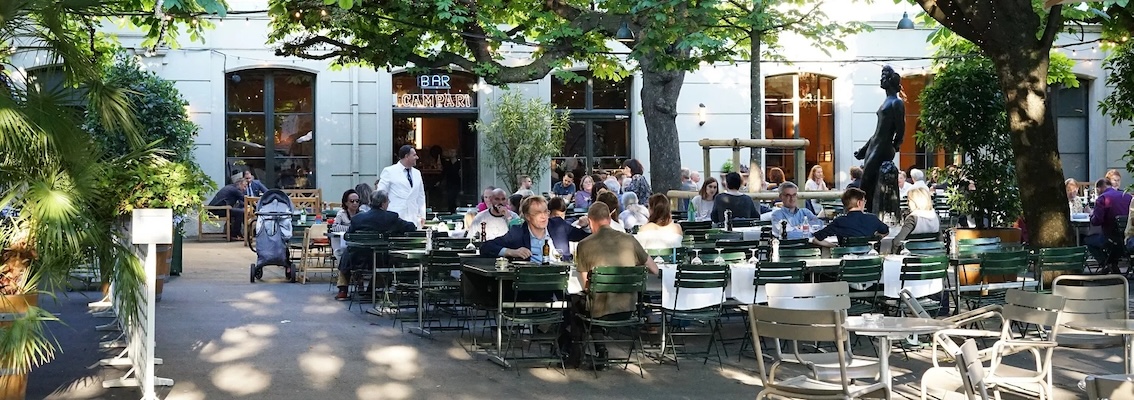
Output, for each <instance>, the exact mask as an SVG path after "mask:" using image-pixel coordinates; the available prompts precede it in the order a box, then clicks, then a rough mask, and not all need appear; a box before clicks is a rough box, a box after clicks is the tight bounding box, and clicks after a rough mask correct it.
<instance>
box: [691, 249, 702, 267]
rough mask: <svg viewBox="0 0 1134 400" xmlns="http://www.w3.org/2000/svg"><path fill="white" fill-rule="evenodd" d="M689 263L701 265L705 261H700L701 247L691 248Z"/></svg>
mask: <svg viewBox="0 0 1134 400" xmlns="http://www.w3.org/2000/svg"><path fill="white" fill-rule="evenodd" d="M689 263H690V264H693V265H701V264H704V263H705V262H704V261H701V249H693V259H692V260H689Z"/></svg>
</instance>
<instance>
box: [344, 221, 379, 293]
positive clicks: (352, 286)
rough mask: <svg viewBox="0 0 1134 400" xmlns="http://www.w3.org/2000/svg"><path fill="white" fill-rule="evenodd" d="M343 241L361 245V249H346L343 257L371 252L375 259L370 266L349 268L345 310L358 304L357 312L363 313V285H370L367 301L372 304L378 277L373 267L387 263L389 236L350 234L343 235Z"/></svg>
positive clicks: (365, 233) (370, 233)
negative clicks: (355, 253)
mask: <svg viewBox="0 0 1134 400" xmlns="http://www.w3.org/2000/svg"><path fill="white" fill-rule="evenodd" d="M343 240H344V241H346V242H348V243H357V244H359V245H361V246H360V247H361V248H359V249H349V248H348V250H347V254H346V255H344V257H350V258H353V257H352V256H351V254H352V253H354V252H364V251H371V252H373V257H374V258H375V261H374V264H372V265H354V266H352V267H353V268H351V270H350V279H348V285H347V294H348V296H347V300H348V301H347V310H350V309H351V308H353V307H354V303H355V302H358V303H359V307H358V309H359V311H364V310H363V308H362V303H363V301H362V300H364V299H363V294H364V288H365V284H366V283H367V282H369V283H370V287H371V290H370V299H367V300H368V301H370V302H372V301H373V300H374V297H375V296H376V294H377V293H376V292H377V290H378V282H376V280H377V279H378V277H377V276H375V275H374V268H373V267H374V266H375V265H377V266H378V267H381V266H385V265H387V263H388V262H389V254H390V242H389V235H387V234H385V233H374V232H351V233H347V234H345V235H343ZM366 258H367V259H369V258H370V257H366ZM384 287H385V285H383V288H384ZM383 294H386V293H385V290H383Z"/></svg>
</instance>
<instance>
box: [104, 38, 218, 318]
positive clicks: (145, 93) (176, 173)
mask: <svg viewBox="0 0 1134 400" xmlns="http://www.w3.org/2000/svg"><path fill="white" fill-rule="evenodd" d="M103 76H104V80H105V82H106V83H107V84H110V85H115V86H120V87H123V88H126V89H128V90H129V93H128V95H127V100H128V104H129V105H130V106H131V108H133V109H134V110H136V112H135V114H134V116H135V118H136V121H137V125H136V126H137V129H138V136H139V139H140V140H141V142H142V145H141V146H139V145H138V144H137V143H129V142H128V141H127V138H128V137H129V136H128V135H126V134H124V132H121V129H120V128H116V127H114V126H110V125H107V124H105V123H103V122H102V121H100V119H99V118H98V117H97V116H96V115H93V114H87V117H86V120H85V122H84V124H83V127H84V128H85V129H86V130H87V131H89V132H91V134H92V136H93V137H94V138H95V141H96V142H97V143H98V145H99V147H100V148H102V149H103V150H104V153H103V160H104V161H106V162H109V163H111V164H114V165H117V166H119V167H120V168H117V169H115V170H114V171H111V173H110V174H108V175H105V176H103V177H102V180H101V182H102V184H104V185H105V186H106V189H107V190H108V191H110V192H112V193H113V194H112V196H111V199H114V201H109V202H107V203H109V204H111V205H113V206H114V209H112V210H110V211H109V212H110V213H112V214H114V215H117V216H119V217H120V218H126V217H127V216H129V215H130V212H131V211H132V210H133V209H135V208H170V209H173V212H174V215H175V216H177V217H175V221H183V220H184V219H185V217H186V216H188V215H190V214H191V213H194V212H200V209H201V206H202V201H203V200H204V198H205V195H207V194H208V193H209V192H212V191H214V190H216V185H215V184H214V183H213V181H212V180H210V179H209V177H208V176H207V175H205V173H204V171H202V170H201V168H200V166H199V165H197V163H196V161H194V159H193V146H194V140H195V138H196V135H197V125H196V124H194V123H193V122H192V121H190V120H189V115H188V113H187V112H186V106H188V102H186V101H185V99H184V98H183V97H182V96H181V93H180V92H179V91H178V90H177V88H176V87H174V85H173V82H171V81H168V80H165V79H162V78H160V77H158V76H157V74H155V73H153V72H152V71H144V70H142V69H141V68H140V67H139V66H138V63H137V62H136V61H135V59H134V57H133V56H130V55H128V54H126V53H124V52H119V53H118V54H117V56H116V57H115V62H114V63H113V64H111V65H109V66H108V67H106V68H105V72H104V73H103ZM182 225H183V224H181V223H178V224H177V226H175V230H174V232H175V240H174V244H173V245H160V246H158V275H159V279H158V284H157V288H156V290H157V293H158V299H159V300H160V299H161V293H162V287H163V284H164V279H161V278H165V277H167V276H168V275H170V272H171V271H170V269H171V267H173V266H175V265H176V266H179V265H180V260H178V259H175V258H173V255H174V254H180V249H179V248H176V246H179V245H180V243H181V241H180V240H178V239H180V238H181V237H182V235H183V233H184V232H183V229H182V228H183V226H182ZM178 272H180V271H178ZM102 273H103V276H104V277H107V276H108V274H109V273H110V271H109V270H107V269H105V268H104V269H103V271H102ZM103 282H106V280H105V279H104V280H103Z"/></svg>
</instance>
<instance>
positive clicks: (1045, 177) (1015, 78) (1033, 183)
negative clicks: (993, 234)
mask: <svg viewBox="0 0 1134 400" xmlns="http://www.w3.org/2000/svg"><path fill="white" fill-rule="evenodd" d="M990 56H991V58H992V59H993V62H994V63H995V65H996V72H997V75H998V76H999V78H1000V87H1001V89H1002V90H1003V91H1004V95H1005V97H1006V99H1005V100H1006V103H1005V108H1006V109H1007V111H1008V127H1009V129H1010V130H1011V131H1012V150H1013V151H1015V153H1016V171H1017V172H1020V173H1017V174H1016V179H1017V184H1018V185H1019V188H1020V200H1021V203H1022V205H1023V211H1024V221H1025V223H1026V225H1027V230H1028V237H1029V239H1028V240H1029V242H1030V243H1031V245H1032V247H1036V248H1040V247H1057V246H1070V245H1073V244H1074V240H1073V238H1074V236H1072V235H1073V233H1072V230H1071V218H1070V210H1069V209H1068V207H1067V197H1066V196H1064V191H1063V179H1064V178H1063V166H1062V164H1061V162H1060V160H1059V147H1058V143H1059V142H1058V137H1057V135H1056V132H1055V122H1054V120H1053V119H1052V116H1051V112H1050V110H1049V109H1048V108H1047V103H1046V99H1047V68H1048V62H1049V58H1048V57H1049V56H1048V51H1047V50H1046V49H1043V50H1038V49H1028V48H1025V47H1023V46H1021V47H1018V48H1016V49H1013V50H1008V51H1006V52H1003V53H1002V54H995V55H991V54H990Z"/></svg>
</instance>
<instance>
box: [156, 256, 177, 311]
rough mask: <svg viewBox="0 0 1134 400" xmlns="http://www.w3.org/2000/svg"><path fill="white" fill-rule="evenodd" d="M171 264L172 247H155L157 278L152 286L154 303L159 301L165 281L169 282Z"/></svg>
mask: <svg viewBox="0 0 1134 400" xmlns="http://www.w3.org/2000/svg"><path fill="white" fill-rule="evenodd" d="M171 264H173V245H168V244H159V245H157V278H156V279H155V284H154V301H161V292H162V289H164V288H165V281H167V280H169V269H170V265H171Z"/></svg>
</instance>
